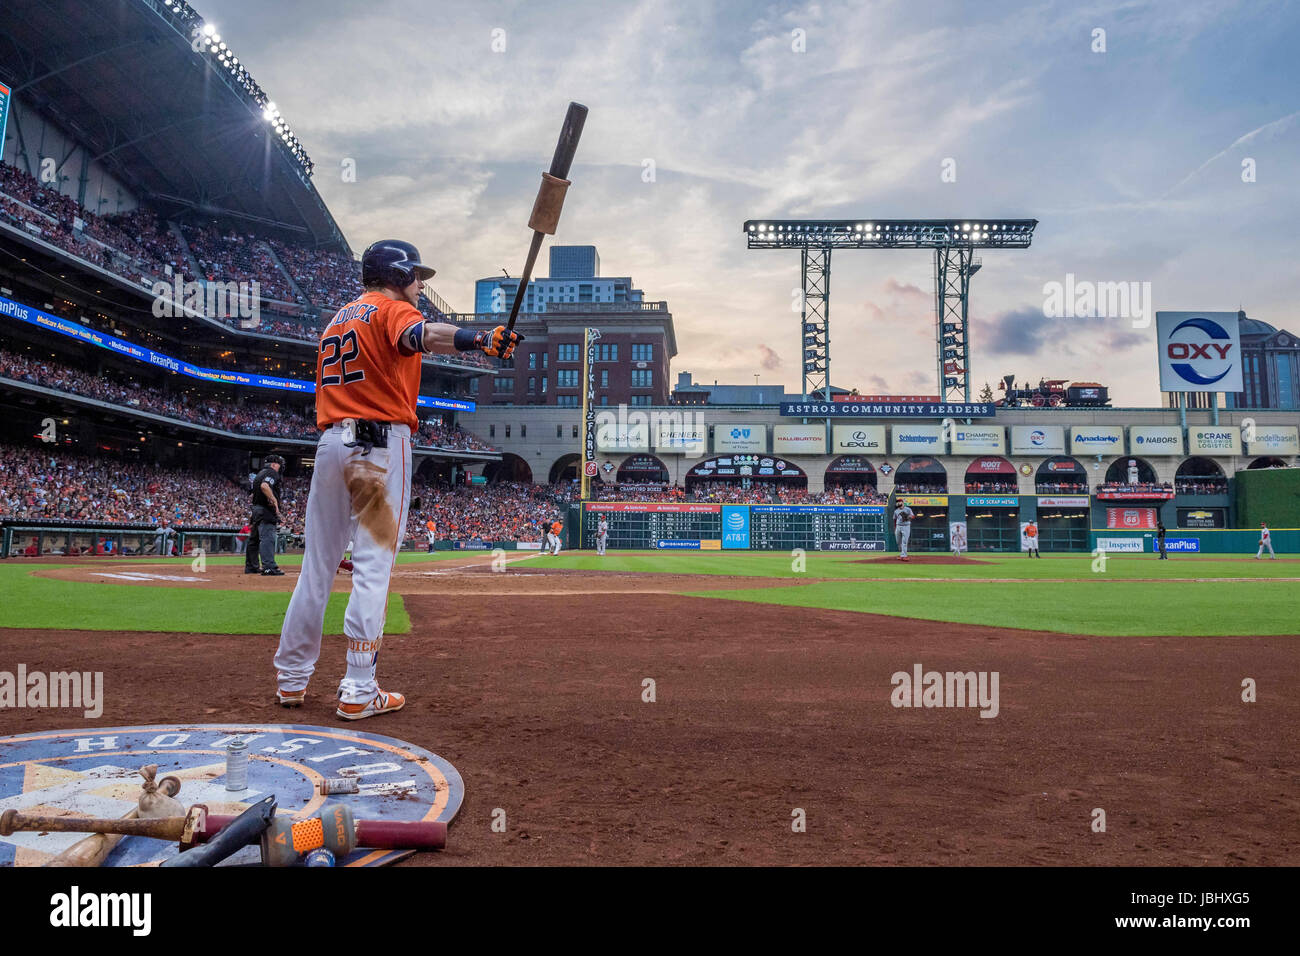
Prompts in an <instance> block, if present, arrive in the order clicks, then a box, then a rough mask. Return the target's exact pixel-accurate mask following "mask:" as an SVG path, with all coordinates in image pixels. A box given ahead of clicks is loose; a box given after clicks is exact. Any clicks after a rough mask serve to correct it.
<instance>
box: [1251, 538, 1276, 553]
mask: <svg viewBox="0 0 1300 956" xmlns="http://www.w3.org/2000/svg"><path fill="white" fill-rule="evenodd" d="M1265 548H1268V556H1269V557H1270V558H1276V557H1277V555H1276V554H1274V553H1273V539H1272V538H1264V539H1263V540H1261V541H1260V542H1259V550H1258V551H1256V552H1255V557H1257V558H1262V557H1263V556H1264V549H1265Z"/></svg>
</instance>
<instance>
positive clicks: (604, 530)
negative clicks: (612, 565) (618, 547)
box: [596, 515, 609, 555]
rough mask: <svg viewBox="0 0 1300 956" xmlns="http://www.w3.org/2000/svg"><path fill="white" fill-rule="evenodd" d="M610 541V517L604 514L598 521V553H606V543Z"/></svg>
mask: <svg viewBox="0 0 1300 956" xmlns="http://www.w3.org/2000/svg"><path fill="white" fill-rule="evenodd" d="M608 541H609V519H607V518H606V517H605V516H604V515H601V516H600V520H599V521H597V522H596V553H597V554H599V555H604V553H605V544H606V543H607V542H608Z"/></svg>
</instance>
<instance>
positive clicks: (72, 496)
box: [0, 444, 296, 528]
mask: <svg viewBox="0 0 1300 956" xmlns="http://www.w3.org/2000/svg"><path fill="white" fill-rule="evenodd" d="M0 456H3V460H4V468H3V469H0V517H4V518H17V519H58V520H64V521H93V522H103V523H105V524H134V525H148V526H150V527H161V526H163V525H171V526H177V525H183V526H196V527H223V528H224V527H231V528H238V527H239V526H241V525H243V524H244V523H246V522H247V520H248V507H249V491H248V487H247V478H246V477H244V478H242V479H241V478H240V477H227V476H224V475H218V474H214V473H211V472H201V471H191V470H188V469H182V468H166V467H162V466H158V465H147V464H143V463H140V462H137V461H132V460H131V459H129V458H126V457H121V456H113V455H108V454H105V453H104V452H102V451H99V452H97V453H96V454H95V455H94V456H93V457H91V456H88V455H83V454H79V453H76V452H71V451H67V450H65V449H63V448H61V447H60V446H59V445H57V444H51V445H48V446H41V447H39V448H27V447H22V446H18V445H0ZM295 500H296V499H295V489H294V488H293V487H291V486H290V487H287V488H286V489H285V492H284V501H285V509H286V510H288V511H292V510H293V509H294V502H295Z"/></svg>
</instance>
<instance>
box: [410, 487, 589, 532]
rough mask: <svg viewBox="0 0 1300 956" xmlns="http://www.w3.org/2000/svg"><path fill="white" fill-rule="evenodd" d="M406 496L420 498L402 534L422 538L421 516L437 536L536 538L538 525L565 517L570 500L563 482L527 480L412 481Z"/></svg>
mask: <svg viewBox="0 0 1300 956" xmlns="http://www.w3.org/2000/svg"><path fill="white" fill-rule="evenodd" d="M411 494H412V496H418V497H419V498H420V499H421V504H420V508H419V510H418V511H412V513H411V515H410V520H409V521H408V522H407V527H406V533H407V537H410V538H414V539H415V540H417V541H427V539H428V535H429V529H428V527H427V525H426V522H427V521H430V520H432V521H433V522H434V528H435V532H436V534H437V538H438V539H439V540H444V539H450V540H454V541H472V540H475V539H478V540H482V541H541V540H542V535H543V528H544V527H545V526H547V525H549V524H550V523H551V522H553V521H557V520H559V521H564V520H566V517H567V514H566V511H565V505H566V504H567V503H568V502H569V501H571V500H572V497H573V491H572V488H571V487H570V486H568V485H533V484H529V483H527V482H514V481H501V482H496V483H494V484H490V485H456V486H454V487H448V486H446V485H433V484H428V483H424V482H415V483H413V486H412V491H411Z"/></svg>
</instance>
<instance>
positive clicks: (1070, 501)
mask: <svg viewBox="0 0 1300 956" xmlns="http://www.w3.org/2000/svg"><path fill="white" fill-rule="evenodd" d="M1038 507H1040V508H1086V507H1088V496H1087V495H1039V496H1038Z"/></svg>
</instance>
